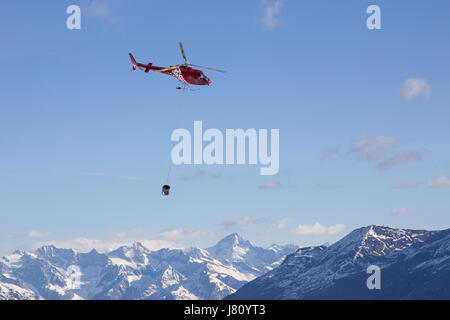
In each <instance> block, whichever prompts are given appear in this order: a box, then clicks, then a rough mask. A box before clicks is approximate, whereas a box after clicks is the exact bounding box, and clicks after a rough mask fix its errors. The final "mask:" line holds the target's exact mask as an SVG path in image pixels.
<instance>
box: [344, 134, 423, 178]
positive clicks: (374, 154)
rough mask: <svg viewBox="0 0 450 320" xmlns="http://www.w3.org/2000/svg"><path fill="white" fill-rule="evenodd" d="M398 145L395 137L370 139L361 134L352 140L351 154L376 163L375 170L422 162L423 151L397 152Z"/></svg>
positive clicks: (381, 136)
mask: <svg viewBox="0 0 450 320" xmlns="http://www.w3.org/2000/svg"><path fill="white" fill-rule="evenodd" d="M397 144H398V140H397V138H395V137H394V136H383V135H380V136H376V137H368V136H367V135H366V134H360V135H359V137H357V138H353V139H352V146H351V148H350V151H349V153H351V154H356V155H358V156H360V157H362V158H364V159H366V160H367V161H371V162H376V163H377V164H376V166H375V168H377V169H389V168H392V167H394V166H397V165H399V164H405V163H409V162H415V161H420V160H422V154H423V150H417V149H416V150H401V151H397V152H396V151H395V149H396V146H397Z"/></svg>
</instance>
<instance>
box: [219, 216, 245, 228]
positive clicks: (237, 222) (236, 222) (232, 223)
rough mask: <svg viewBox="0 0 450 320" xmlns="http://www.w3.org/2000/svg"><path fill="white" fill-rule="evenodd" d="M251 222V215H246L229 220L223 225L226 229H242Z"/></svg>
mask: <svg viewBox="0 0 450 320" xmlns="http://www.w3.org/2000/svg"><path fill="white" fill-rule="evenodd" d="M250 220H251V217H250V216H249V215H245V216H242V217H239V218H234V219H229V220H226V221H224V222H223V225H224V226H225V227H226V228H233V227H241V226H245V225H247V224H248V223H249V222H250Z"/></svg>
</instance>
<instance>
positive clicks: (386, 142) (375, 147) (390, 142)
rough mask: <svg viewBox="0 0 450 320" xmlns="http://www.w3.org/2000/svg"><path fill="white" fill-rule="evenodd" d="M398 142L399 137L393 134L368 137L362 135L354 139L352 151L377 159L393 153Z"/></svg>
mask: <svg viewBox="0 0 450 320" xmlns="http://www.w3.org/2000/svg"><path fill="white" fill-rule="evenodd" d="M396 143H397V139H396V138H395V137H393V136H377V137H374V138H368V137H366V136H364V135H362V136H360V137H358V138H355V139H353V144H352V147H351V149H350V152H351V153H356V154H359V155H361V156H363V157H364V158H366V159H367V160H370V161H377V160H380V159H381V158H383V157H384V156H386V155H388V154H389V153H391V152H392V151H393V149H394V147H395V145H396Z"/></svg>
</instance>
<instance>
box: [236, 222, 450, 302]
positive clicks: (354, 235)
mask: <svg viewBox="0 0 450 320" xmlns="http://www.w3.org/2000/svg"><path fill="white" fill-rule="evenodd" d="M372 264H375V265H377V266H379V267H380V268H381V274H382V279H383V280H382V283H383V284H382V290H368V289H367V287H366V279H367V277H368V275H367V273H366V269H367V267H368V266H369V265H372ZM449 271H450V229H448V230H443V231H424V230H403V229H392V228H388V227H381V226H369V227H364V228H360V229H356V230H354V231H353V232H351V233H350V234H348V235H347V236H346V237H344V238H343V239H341V240H340V241H338V242H336V243H334V244H333V245H331V246H329V247H324V246H319V247H309V248H301V249H298V250H297V251H296V252H295V253H293V254H292V255H289V256H288V257H287V258H286V259H285V260H284V262H283V263H282V264H281V266H280V267H278V268H276V269H274V270H273V271H271V272H268V273H267V274H265V275H263V276H261V277H259V278H257V279H255V280H253V281H251V282H249V283H247V284H246V285H244V286H243V287H241V288H240V289H239V290H238V291H237V292H236V293H235V294H232V295H230V296H229V297H227V299H405V298H422V299H428V298H433V297H437V298H442V297H447V299H448V298H450V293H449V291H448V289H447V286H442V283H443V282H442V281H443V280H446V281H447V280H450V272H449ZM438 279H439V281H438ZM439 282H440V283H441V284H439ZM447 283H450V282H449V281H447ZM421 288H423V289H421ZM446 290H447V291H446ZM426 292H428V295H427V293H426ZM432 294H434V296H433V295H432Z"/></svg>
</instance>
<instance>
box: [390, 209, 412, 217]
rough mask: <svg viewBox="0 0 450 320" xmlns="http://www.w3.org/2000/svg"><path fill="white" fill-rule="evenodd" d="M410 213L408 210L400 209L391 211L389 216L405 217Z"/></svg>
mask: <svg viewBox="0 0 450 320" xmlns="http://www.w3.org/2000/svg"><path fill="white" fill-rule="evenodd" d="M409 213H411V212H410V211H409V210H408V209H406V208H399V209H393V210H391V212H390V213H389V215H391V216H401V215H405V214H409Z"/></svg>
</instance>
